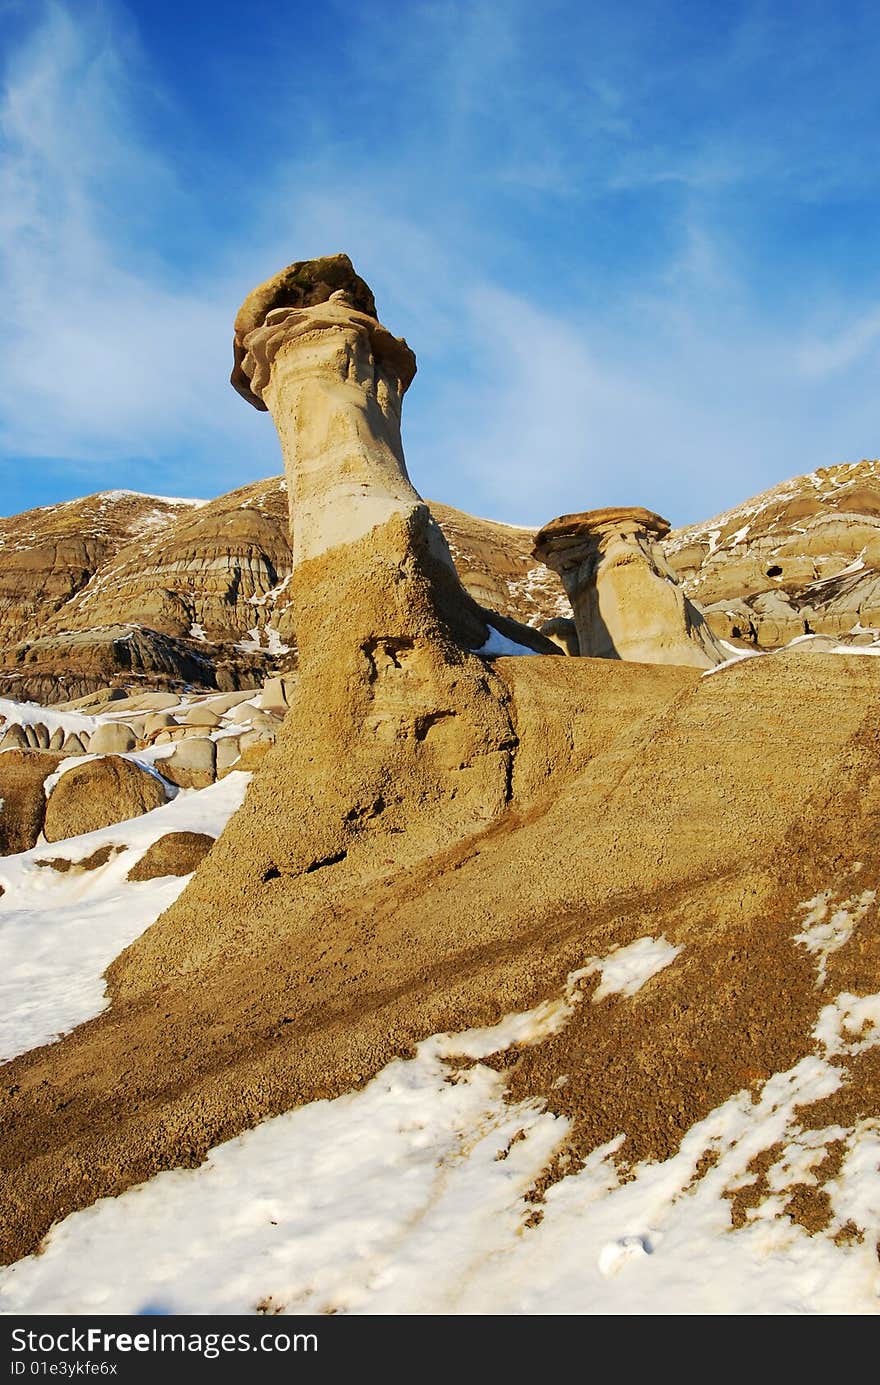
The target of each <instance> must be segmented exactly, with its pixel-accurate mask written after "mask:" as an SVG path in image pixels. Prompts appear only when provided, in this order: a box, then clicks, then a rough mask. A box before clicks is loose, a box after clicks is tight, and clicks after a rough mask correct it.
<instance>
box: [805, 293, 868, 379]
mask: <svg viewBox="0 0 880 1385" xmlns="http://www.w3.org/2000/svg"><path fill="white" fill-rule="evenodd" d="M878 348H880V307H872V308H869V309H868V310H867V311H863V312H857V313H856V314H855V315H854V316H853V317H852V318H851V320H850V321H849V322H848V323H846V325H845V326H843V327H842V328H838V329H837V330H830V331H827V332H825V333H823V334H821V335H820V334H818V333H813V334H812V335H811V336H809V337H808V338H807V339H806V340H804V341H802V342H801V344H800V346H799V347H798V350H797V354H796V359H797V365H798V367H799V369H800V371H801V372H802V374H803V375H805V376H806V377H807V378H808V379H810V380H825V379H828V378H829V377H831V376H833V375H837V374H839V373H840V372H841V371H846V370H849V369H850V368H851V367H853V366H855V365H857V364H862V363H864V362H865V359H866V357H873V358H874V360H875V362H876V358H877V356H878V354H880V350H878Z"/></svg>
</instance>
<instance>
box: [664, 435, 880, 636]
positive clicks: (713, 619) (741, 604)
mask: <svg viewBox="0 0 880 1385" xmlns="http://www.w3.org/2000/svg"><path fill="white" fill-rule="evenodd" d="M664 548H665V550H666V555H667V558H668V560H669V562H670V564H671V566H672V567H673V568H674V569H675V571H676V573H677V574H678V576H679V578H680V580H681V583H682V586H683V587H684V590H685V592H686V594H687V595H688V596H689V597H691V598H692V599H695V600H698V601H699V603H700V606H701V607H702V609H703V611H704V613H705V616H706V620H707V621H708V623H709V625H710V626H711V628H712V629H713V630H714V631H715V632H716V634H718V635H721V636H722V637H723V638H725V639H731V640H736V641H742V642H743V643H747V644H751V645H753V646H756V647H757V648H758V649H778V648H779V646H780V645H784V644H787V643H789V641H791V640H793V639H797V638H799V637H801V636H803V635H809V634H816V635H828V636H831V637H832V638H834V639H835V640H837V641H838V642H842V643H847V644H850V643H851V644H853V645H855V646H858V645H860V644H870V643H872V642H873V641H874V640H876V639H877V638H878V636H880V462H878V461H870V460H863V461H860V462H849V463H842V464H841V465H839V466H829V467H820V468H819V469H818V470H817V471H813V472H810V473H809V475H807V476H796V477H793V478H792V479H791V480H789V481H783V482H782V483H781V484H780V485H778V486H774V487H773V488H772V489H771V490H768V491H764V492H763V493H762V494H761V495H757V496H754V497H752V498H751V499H750V500H746V501H744V502H743V503H742V504H741V505H736V506H734V507H733V508H732V509H730V510H726V511H724V512H723V513H722V514H720V515H717V516H716V517H715V518H714V519H710V520H708V521H706V522H705V523H701V524H692V525H689V526H688V527H687V528H684V529H678V530H675V531H673V532H672V533H671V534H670V535H669V537H668V538H667V539H666V540H665V541H664Z"/></svg>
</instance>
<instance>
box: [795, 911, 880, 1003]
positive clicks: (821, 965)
mask: <svg viewBox="0 0 880 1385" xmlns="http://www.w3.org/2000/svg"><path fill="white" fill-rule="evenodd" d="M876 898H877V891H876V890H862V892H861V894H858V895H853V897H852V898H851V899H845V900H844V901H843V903H842V904H840V905H838V907H837V908H836V909H835V910H834V912H833V913H832V912H831V906H830V900H831V891H830V890H824V891H823V892H822V894H819V895H816V896H815V898H813V899H808V900H807V901H806V903H805V904H802V905H801V906H800V907H801V908H802V909H806V910H807V915H806V917H805V919H804V923H803V927H802V929H801V931H800V932H799V933H795V934H794V941H795V942H796V943H800V944H801V945H802V946H803V947H805V948H806V949H807V951H808V952H811V953H812V954H813V956H814V957H815V958H816V962H817V973H818V974H817V980H816V985H817V986H824V984H825V980H826V976H827V971H828V958H829V957H830V956H831V955H832V953H834V952H838V951H839V950H840V948H842V947H843V946H844V944H845V943H848V942H849V940H850V938H851V937H852V934H853V930H854V929H855V928H856V927H857V926H858V925H859V924H860V923H861V921H862V919H863V918H864V917H865V915H866V914H867V912H868V910H869V909H870V907H871V905H872V904H873V903H874V902H875V900H876Z"/></svg>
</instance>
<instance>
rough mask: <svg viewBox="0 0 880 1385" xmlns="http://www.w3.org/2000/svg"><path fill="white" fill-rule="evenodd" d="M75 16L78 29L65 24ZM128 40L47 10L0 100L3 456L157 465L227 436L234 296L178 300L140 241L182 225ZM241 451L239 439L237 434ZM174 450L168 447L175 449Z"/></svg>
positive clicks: (183, 289)
mask: <svg viewBox="0 0 880 1385" xmlns="http://www.w3.org/2000/svg"><path fill="white" fill-rule="evenodd" d="M74 15H75V17H74ZM141 81H142V79H141V75H140V71H139V58H138V53H137V50H136V46H135V44H134V40H133V38H132V35H131V33H130V31H129V30H127V29H126V27H125V25H124V23H123V22H122V21H121V19H120V14H119V12H118V11H117V10H115V9H109V8H105V7H104V6H101V5H96V6H93V7H88V6H83V7H81V8H80V7H78V9H77V11H76V12H74V11H71V10H70V9H69V8H67V7H66V6H64V5H61V4H49V5H47V6H46V8H45V12H44V19H43V22H42V23H41V24H40V25H39V26H38V27H37V28H36V30H35V31H34V32H33V34H32V37H31V38H30V40H29V41H28V42H27V44H26V45H25V46H24V47H23V48H22V49H21V50H19V52H18V53H17V54H15V55H14V60H13V61H12V62H11V63H10V65H9V67H8V69H7V72H6V76H5V81H4V85H3V91H2V100H0V133H2V140H3V146H4V158H3V163H2V166H0V240H2V252H0V295H2V299H3V302H4V307H5V312H6V332H7V341H8V342H9V343H10V344H11V345H10V349H9V350H8V352H7V356H6V361H5V364H4V370H3V372H2V374H0V417H2V431H0V439H2V444H3V447H4V450H5V451H6V452H7V453H8V454H9V455H12V456H15V455H37V456H47V457H64V458H67V459H70V460H73V461H75V462H79V463H92V462H100V461H101V460H102V459H106V458H107V457H108V456H116V457H118V458H119V459H120V461H122V459H125V458H131V457H150V456H151V455H152V456H155V457H159V456H160V455H161V454H162V453H163V452H167V451H168V450H169V443H171V445H172V450H174V451H177V452H185V451H187V450H188V449H192V448H194V447H204V446H206V445H209V444H210V440H211V438H216V437H217V436H218V433H219V432H220V431H225V430H227V429H231V430H232V431H233V432H234V431H236V430H237V428H238V424H239V420H238V411H237V410H235V408H234V406H233V401H232V400H230V402H229V408H228V414H227V410H226V409H225V408H224V403H225V400H223V399H222V397H221V388H222V384H221V382H222V381H223V378H224V374H225V373H226V372H228V356H229V346H228V342H229V335H230V326H229V324H230V318H231V312H230V303H231V302H232V301H233V297H234V293H235V289H234V288H233V287H232V286H231V284H230V283H229V282H228V281H227V282H224V281H223V278H222V275H221V276H218V275H217V274H216V272H215V273H214V274H213V275H212V276H210V277H209V276H206V277H205V280H204V282H202V283H193V284H187V285H184V286H181V284H180V283H179V275H176V274H175V273H174V271H173V270H172V268H171V267H170V266H168V265H167V264H165V263H164V262H163V260H162V257H161V254H160V253H159V252H158V251H157V249H156V248H155V245H154V244H153V242H152V239H151V236H150V230H151V223H155V221H156V219H157V218H161V216H162V215H163V214H165V213H167V214H174V213H175V212H179V211H180V209H181V204H182V201H183V194H182V192H181V190H180V188H179V187H178V186H177V183H176V180H175V175H174V170H173V168H172V167H171V166H170V165H169V164H168V163H167V162H166V161H165V160H164V159H163V158H162V157H160V156H159V154H158V153H157V152H156V151H155V149H154V148H153V147H151V145H150V143H149V141H148V140H147V139H146V138H144V137H143V136H142V135H141V134H140V133H139V131H138V129H137V127H136V123H135V116H136V113H137V106H138V97H139V89H140V86H141ZM242 437H244V429H243V428H242ZM172 439H173V443H172Z"/></svg>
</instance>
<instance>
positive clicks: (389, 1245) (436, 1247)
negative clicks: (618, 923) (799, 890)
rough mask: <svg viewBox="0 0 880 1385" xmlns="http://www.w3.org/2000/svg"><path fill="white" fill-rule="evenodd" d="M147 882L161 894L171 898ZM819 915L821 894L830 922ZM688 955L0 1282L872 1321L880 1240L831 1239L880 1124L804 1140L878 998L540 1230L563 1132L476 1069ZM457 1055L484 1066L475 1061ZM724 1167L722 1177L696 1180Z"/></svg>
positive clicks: (320, 1303) (512, 1024)
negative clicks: (816, 1194) (817, 1219)
mask: <svg viewBox="0 0 880 1385" xmlns="http://www.w3.org/2000/svg"><path fill="white" fill-rule="evenodd" d="M210 792H211V791H210V790H205V791H203V792H202V796H204V795H206V794H210ZM171 806H173V805H171ZM157 811H158V812H164V811H167V810H164V809H162V810H157ZM138 888H140V889H142V890H144V891H146V890H148V889H153V890H155V892H156V897H158V893H159V888H160V887H159V886H158V883H156V884H153V885H150V886H147V885H144V886H141V887H138ZM823 902H824V901H809V902H808V903H809V905H810V906H811V909H812V912H813V913H815V912H816V910H817V909H818V908H819V906H820V904H822V903H823ZM859 903H861V901H859ZM804 907H805V908H807V905H806V904H805V906H804ZM51 917H52V916H51V915H47V917H46V920H45V926H46V927H47V928H52V927H53V926H54V925H53V923H52V922H51ZM677 955H678V949H676V948H673V947H671V946H670V945H669V944H668V942H667V941H666V940H665V939H664V938H658V939H654V938H641V939H638V940H637V941H636V943H634V944H632V945H630V946H629V947H627V948H622V949H618V950H616V951H615V952H613V953H611V954H609V955H608V956H607V957H605V958H591V959H589V961H588V963H587V965H586V966H585V967H584V968H582V969H581V970H580V971H579V972H576V973H573V974H572V976H571V977H570V978H569V984H568V986H567V988H566V991H565V993H564V994H563V995H562V996H560V998H559V999H558V1000H557V1001H555V1002H546V1003H545V1004H544V1005H542V1006H540V1007H538V1008H537V1009H536V1010H533V1011H531V1012H528V1013H527V1014H521V1015H512V1016H509V1017H508V1018H507V1019H505V1020H504V1021H502V1022H501V1023H500V1024H498V1025H496V1026H494V1027H492V1028H487V1029H481V1030H471V1031H469V1032H468V1033H465V1034H460V1035H436V1036H434V1037H433V1038H431V1039H428V1040H426V1041H425V1042H423V1043H422V1044H420V1045H419V1048H418V1050H417V1054H416V1056H415V1057H414V1058H413V1059H411V1060H408V1061H403V1060H396V1061H395V1062H393V1063H391V1064H389V1065H388V1066H387V1067H386V1068H385V1069H384V1070H383V1071H382V1072H380V1073H379V1074H378V1076H377V1077H376V1078H374V1079H373V1081H372V1082H370V1083H369V1084H368V1086H366V1087H365V1088H364V1089H363V1090H362V1091H359V1092H357V1093H353V1094H350V1095H347V1096H342V1097H340V1098H338V1099H337V1100H335V1101H320V1102H315V1103H313V1104H311V1105H309V1106H306V1107H302V1108H300V1109H299V1110H296V1111H293V1112H290V1113H288V1114H287V1115H284V1116H280V1117H277V1118H275V1119H274V1120H269V1121H266V1122H265V1123H264V1124H262V1125H260V1126H258V1127H257V1128H256V1129H255V1130H252V1131H250V1132H247V1133H246V1134H244V1135H241V1136H239V1137H238V1138H236V1139H233V1140H230V1141H229V1142H227V1143H226V1144H223V1145H221V1146H219V1147H218V1148H216V1149H214V1150H213V1151H212V1152H211V1154H210V1155H209V1158H208V1159H207V1161H206V1162H205V1163H204V1164H203V1165H202V1166H201V1167H200V1168H198V1169H186V1170H183V1169H181V1170H174V1171H171V1172H168V1173H164V1174H161V1175H159V1176H158V1177H156V1178H154V1179H152V1180H151V1181H150V1182H149V1183H146V1184H143V1185H141V1186H139V1187H136V1188H132V1189H130V1190H129V1191H128V1192H126V1193H125V1194H123V1195H122V1196H121V1197H118V1198H111V1199H104V1200H103V1201H101V1202H99V1203H97V1204H96V1205H95V1206H93V1207H90V1208H87V1209H86V1210H84V1211H82V1212H78V1213H76V1214H75V1215H73V1216H71V1217H68V1218H67V1219H66V1220H65V1221H64V1222H61V1223H59V1224H57V1225H56V1226H55V1227H54V1228H53V1230H52V1231H51V1232H50V1233H49V1235H48V1237H47V1238H46V1240H45V1241H44V1243H43V1247H42V1249H41V1253H40V1254H39V1255H36V1256H31V1257H28V1258H27V1259H25V1260H22V1261H19V1262H18V1263H17V1264H15V1265H12V1266H10V1267H8V1268H6V1269H3V1270H0V1312H3V1313H37V1314H40V1313H61V1314H85V1313H96V1312H98V1313H145V1312H150V1313H158V1312H166V1313H209V1314H212V1313H251V1312H264V1313H276V1312H282V1313H291V1314H297V1313H339V1312H341V1313H355V1314H357V1313H373V1314H375V1313H380V1314H402V1313H416V1314H427V1313H441V1314H469V1313H489V1314H509V1313H520V1314H521V1313H547V1314H557V1313H566V1314H665V1313H669V1314H710V1313H711V1314H716V1313H718V1314H772V1315H789V1314H808V1313H809V1314H816V1313H820V1314H833V1313H847V1314H852V1313H865V1314H870V1313H873V1312H876V1311H877V1310H878V1307H880V1298H878V1294H880V1267H878V1262H877V1256H876V1250H875V1247H874V1245H873V1239H874V1238H872V1237H865V1240H864V1242H863V1243H858V1242H855V1241H851V1240H847V1239H845V1238H839V1243H838V1242H835V1240H834V1239H833V1235H834V1233H835V1231H836V1230H839V1229H840V1228H841V1227H843V1226H844V1224H845V1223H846V1222H847V1221H849V1220H854V1221H856V1222H858V1223H859V1224H860V1225H862V1226H868V1227H871V1226H877V1225H878V1223H880V1179H878V1176H877V1169H878V1163H880V1128H878V1126H877V1122H873V1123H872V1122H863V1123H862V1126H861V1127H859V1128H856V1129H854V1130H852V1131H845V1130H842V1129H840V1128H839V1127H836V1126H835V1127H830V1128H829V1129H827V1130H823V1131H807V1132H805V1131H803V1130H802V1129H801V1127H800V1125H799V1124H798V1120H797V1109H796V1108H797V1107H799V1106H801V1105H803V1104H804V1103H807V1102H811V1101H815V1100H817V1099H819V1098H821V1097H824V1096H826V1095H828V1094H830V1093H831V1092H833V1091H834V1090H835V1089H836V1088H837V1087H838V1086H839V1084H840V1081H841V1077H840V1070H839V1068H838V1067H837V1066H835V1063H834V1061H833V1060H834V1059H836V1058H839V1057H840V1056H841V1055H846V1054H853V1053H856V1052H858V1051H863V1050H864V1048H865V1047H867V1046H870V1045H872V1044H876V1043H878V1042H880V996H871V997H867V998H856V997H853V996H841V997H838V999H837V1001H836V1002H835V1003H834V1004H832V1005H828V1006H826V1007H825V1008H824V1009H823V1011H822V1013H821V1015H820V1018H819V1021H818V1023H817V1024H816V1027H815V1034H814V1037H815V1040H816V1049H815V1052H814V1053H813V1054H811V1055H808V1056H805V1057H804V1058H803V1059H802V1060H801V1061H800V1062H799V1063H797V1064H796V1065H795V1066H794V1067H793V1068H792V1069H790V1070H789V1071H787V1072H784V1073H779V1074H776V1075H775V1076H774V1077H772V1078H771V1079H770V1080H769V1081H768V1082H767V1083H766V1084H765V1085H764V1088H763V1090H762V1092H761V1093H760V1095H759V1096H758V1097H757V1099H755V1100H753V1097H752V1094H751V1093H750V1092H749V1091H746V1090H743V1091H741V1092H739V1093H737V1094H736V1095H734V1096H732V1097H731V1098H730V1099H729V1100H728V1101H726V1102H725V1103H724V1104H723V1105H722V1106H720V1107H718V1108H717V1109H716V1110H714V1111H712V1112H711V1113H710V1115H708V1116H707V1117H706V1118H705V1120H703V1121H701V1122H699V1124H698V1125H696V1126H694V1127H693V1128H692V1129H691V1130H690V1131H689V1132H688V1134H687V1135H686V1137H685V1139H684V1141H683V1143H682V1146H681V1148H680V1150H679V1152H678V1153H677V1154H676V1155H675V1156H674V1157H673V1158H671V1159H669V1160H666V1161H665V1162H661V1163H645V1164H643V1165H641V1166H639V1168H638V1169H637V1171H636V1176H635V1177H634V1178H631V1179H629V1180H628V1181H626V1182H621V1180H620V1177H619V1175H618V1172H617V1168H616V1166H615V1163H614V1158H613V1156H614V1153H615V1150H616V1149H617V1147H618V1146H619V1145H620V1144H621V1142H622V1140H623V1133H622V1132H621V1135H620V1136H619V1137H618V1138H617V1139H615V1140H613V1141H611V1142H610V1143H609V1144H607V1145H605V1146H603V1147H602V1148H600V1149H596V1150H594V1151H593V1153H592V1154H591V1155H590V1156H589V1158H588V1160H587V1162H586V1165H585V1166H584V1167H583V1168H582V1169H581V1170H580V1171H579V1172H577V1173H576V1174H573V1175H572V1176H570V1177H568V1178H565V1179H563V1180H562V1181H561V1182H558V1183H556V1184H554V1185H553V1186H552V1187H551V1188H550V1189H549V1191H548V1193H547V1195H546V1201H545V1202H544V1204H543V1206H542V1208H541V1210H542V1212H543V1216H542V1218H541V1220H540V1221H539V1222H538V1224H537V1225H535V1224H528V1223H529V1221H530V1219H531V1220H532V1222H533V1221H534V1219H533V1218H530V1214H532V1213H533V1212H534V1210H535V1207H534V1204H533V1203H532V1202H531V1201H530V1200H529V1198H528V1194H529V1190H530V1188H531V1186H532V1184H533V1182H534V1180H535V1179H536V1178H537V1177H538V1176H539V1175H540V1173H541V1172H542V1171H543V1170H544V1169H545V1168H546V1166H547V1163H548V1161H549V1160H550V1159H551V1158H552V1156H553V1154H554V1153H555V1151H556V1150H557V1149H558V1148H559V1146H560V1143H561V1141H562V1140H563V1138H564V1136H565V1134H566V1130H567V1125H566V1121H565V1119H564V1118H562V1117H557V1116H555V1115H554V1114H553V1113H552V1112H551V1111H549V1110H547V1109H544V1108H543V1107H542V1105H541V1104H540V1103H538V1102H520V1103H516V1104H508V1103H507V1102H506V1101H505V1084H504V1076H503V1074H502V1073H499V1072H497V1071H495V1070H494V1068H491V1067H489V1066H487V1065H486V1064H484V1063H481V1062H479V1059H480V1058H481V1057H483V1056H486V1055H488V1054H490V1053H492V1052H495V1051H497V1050H498V1049H499V1048H504V1047H506V1046H509V1045H511V1044H514V1043H517V1044H528V1043H535V1042H539V1041H540V1040H541V1039H542V1038H543V1037H546V1036H547V1035H548V1034H550V1033H554V1032H557V1031H558V1030H559V1029H560V1028H561V1027H562V1026H563V1025H564V1024H565V1023H566V1020H567V1019H568V1017H569V1016H570V1014H571V1011H572V1007H573V1006H574V1005H577V1004H581V1003H583V998H582V995H581V992H580V990H579V987H578V984H577V983H578V980H579V978H580V977H581V976H583V975H584V974H586V973H588V972H591V971H595V970H600V971H601V973H602V987H601V1003H609V1002H610V1003H617V1004H625V1003H627V999H628V997H629V996H631V995H632V994H634V993H635V991H636V990H637V989H639V988H640V987H641V986H643V985H646V984H648V983H650V982H651V981H652V979H653V978H654V977H655V976H657V975H658V973H659V972H661V971H662V970H663V969H664V968H665V967H667V966H670V965H673V964H674V962H675V959H676V956H677ZM56 1003H57V1001H56V1000H54V999H53V1001H52V1005H53V1007H54V1005H55V1004H56ZM591 1003H600V995H599V992H598V991H597V992H595V993H594V995H593V997H592V1002H591ZM462 1056H464V1057H466V1058H469V1059H471V1060H476V1061H473V1062H472V1065H470V1066H467V1065H465V1066H461V1065H460V1058H461V1057H462ZM449 1059H452V1060H459V1061H455V1062H453V1064H450V1063H449V1062H448V1061H447V1060H449ZM837 1139H842V1140H843V1141H844V1143H845V1146H846V1155H845V1158H844V1161H843V1164H842V1167H841V1169H840V1172H839V1173H838V1175H837V1177H836V1178H835V1179H834V1180H833V1183H832V1184H830V1185H828V1186H829V1191H830V1192H831V1195H832V1202H833V1207H834V1213H835V1216H834V1220H833V1222H832V1225H831V1226H830V1227H829V1230H828V1232H827V1233H823V1234H818V1235H814V1236H812V1237H811V1236H809V1235H808V1234H807V1232H806V1231H804V1230H803V1229H802V1228H801V1227H799V1226H798V1225H796V1224H794V1223H793V1222H791V1221H790V1220H789V1219H788V1218H787V1217H786V1216H785V1215H784V1213H783V1208H784V1205H785V1202H786V1189H787V1188H788V1187H790V1186H791V1185H792V1184H794V1183H796V1182H803V1181H804V1180H805V1179H806V1180H809V1178H810V1176H811V1175H810V1169H811V1168H812V1167H814V1166H815V1165H816V1164H818V1163H819V1162H820V1161H821V1159H822V1157H823V1155H824V1152H825V1145H826V1143H827V1142H829V1141H831V1140H837ZM776 1144H779V1145H780V1146H781V1147H782V1151H783V1152H782V1153H781V1154H780V1156H779V1158H778V1159H777V1161H776V1162H775V1164H774V1165H773V1167H772V1168H771V1169H770V1171H769V1174H768V1180H769V1186H770V1188H771V1196H770V1198H769V1199H768V1200H765V1201H764V1202H763V1203H762V1204H761V1205H760V1206H759V1207H758V1208H756V1209H754V1210H753V1212H752V1213H751V1214H750V1220H748V1221H747V1223H746V1224H745V1225H744V1226H743V1227H742V1228H741V1229H739V1230H732V1229H731V1226H730V1202H729V1194H730V1192H731V1190H734V1189H735V1188H736V1187H737V1186H741V1185H742V1184H744V1183H747V1182H748V1181H749V1179H750V1178H751V1177H753V1175H751V1174H750V1173H749V1171H748V1165H749V1163H750V1161H751V1160H752V1159H753V1158H754V1156H755V1154H756V1153H758V1152H759V1151H761V1150H764V1149H767V1148H769V1147H770V1146H771V1145H776ZM707 1153H710V1154H711V1155H712V1157H713V1158H714V1159H715V1163H714V1166H712V1167H711V1168H710V1169H709V1171H708V1172H703V1174H702V1176H701V1177H696V1178H695V1173H696V1172H697V1169H698V1165H699V1164H700V1162H701V1160H703V1161H705V1156H706V1155H707ZM725 1194H727V1195H728V1196H725Z"/></svg>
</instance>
